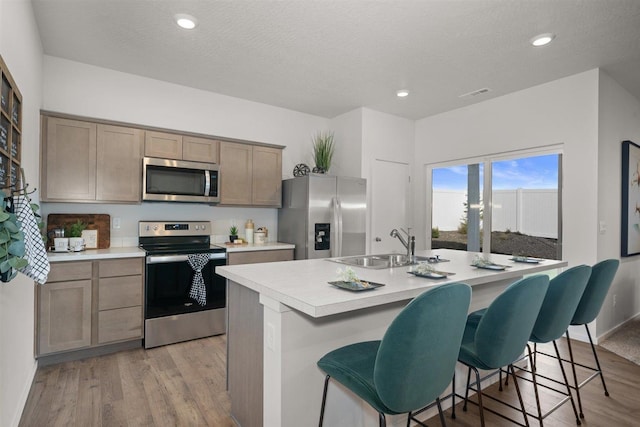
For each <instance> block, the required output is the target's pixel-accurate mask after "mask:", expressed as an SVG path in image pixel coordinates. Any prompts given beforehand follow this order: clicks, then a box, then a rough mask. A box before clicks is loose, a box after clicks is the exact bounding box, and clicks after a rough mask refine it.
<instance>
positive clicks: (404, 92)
mask: <svg viewBox="0 0 640 427" xmlns="http://www.w3.org/2000/svg"><path fill="white" fill-rule="evenodd" d="M396 95H397V96H398V98H404V97H406V96H409V91H408V90H406V89H400V90H399V91H397V92H396Z"/></svg>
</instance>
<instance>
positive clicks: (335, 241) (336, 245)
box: [330, 197, 342, 258]
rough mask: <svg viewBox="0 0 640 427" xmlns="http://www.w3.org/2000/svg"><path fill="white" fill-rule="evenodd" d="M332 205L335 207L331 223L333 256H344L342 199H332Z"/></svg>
mask: <svg viewBox="0 0 640 427" xmlns="http://www.w3.org/2000/svg"><path fill="white" fill-rule="evenodd" d="M331 205H332V207H333V221H332V223H331V229H332V232H331V234H333V236H332V238H331V240H332V244H331V255H330V256H331V257H332V258H335V257H339V256H342V248H341V246H342V233H341V231H342V230H341V228H342V218H341V213H340V200H339V199H338V198H337V197H333V198H332V199H331Z"/></svg>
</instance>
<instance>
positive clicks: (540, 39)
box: [531, 33, 556, 47]
mask: <svg viewBox="0 0 640 427" xmlns="http://www.w3.org/2000/svg"><path fill="white" fill-rule="evenodd" d="M554 38H556V35H555V34H553V33H544V34H540V35H537V36H535V37H534V38H532V39H531V44H532V45H534V46H535V47H540V46H546V45H548V44H549V43H551V41H552V40H553V39H554Z"/></svg>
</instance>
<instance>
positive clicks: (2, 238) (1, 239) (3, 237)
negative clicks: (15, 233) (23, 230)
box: [0, 230, 11, 244]
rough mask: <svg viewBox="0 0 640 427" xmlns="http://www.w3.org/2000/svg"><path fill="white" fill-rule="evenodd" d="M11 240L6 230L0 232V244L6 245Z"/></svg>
mask: <svg viewBox="0 0 640 427" xmlns="http://www.w3.org/2000/svg"><path fill="white" fill-rule="evenodd" d="M9 240H11V235H10V234H9V233H7V232H6V230H0V244H2V243H7V242H8V241H9Z"/></svg>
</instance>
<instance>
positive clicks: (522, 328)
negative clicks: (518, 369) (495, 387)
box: [451, 275, 549, 427]
mask: <svg viewBox="0 0 640 427" xmlns="http://www.w3.org/2000/svg"><path fill="white" fill-rule="evenodd" d="M548 287H549V277H547V276H544V275H535V276H530V277H526V278H524V279H520V280H518V281H517V282H515V283H513V284H511V285H510V286H509V287H507V289H505V290H504V291H503V292H502V293H501V294H500V295H498V297H497V298H496V299H495V300H494V301H493V302H492V303H491V305H489V307H487V308H486V309H483V310H479V311H475V312H473V313H471V314H470V315H469V316H468V318H467V324H466V327H465V330H464V335H463V337H462V345H461V347H460V353H459V355H458V361H459V362H461V363H463V364H464V365H466V366H467V367H468V368H469V370H468V374H467V388H466V391H465V396H464V406H463V410H465V411H466V409H467V402H469V390H470V389H472V387H473V386H474V385H475V386H476V389H472V390H474V391H476V392H477V394H478V406H479V408H480V425H481V426H482V427H484V425H485V423H484V410H485V409H486V410H487V411H489V412H492V413H494V414H496V415H498V416H500V417H503V418H505V419H508V420H510V421H514V420H512V419H510V418H508V417H506V416H505V415H503V414H500V413H498V412H495V411H493V410H491V409H490V408H485V407H484V406H483V403H482V396H483V394H482V386H481V381H482V380H481V379H480V373H479V372H478V369H484V370H499V369H500V368H502V367H504V366H506V367H507V372H511V375H512V376H513V382H514V384H515V388H516V392H517V393H518V401H519V402H520V411H521V412H522V415H523V416H524V422H525V424H524V425H527V426H528V425H529V420H528V417H527V413H526V411H525V408H524V403H523V401H522V395H521V394H520V388H519V387H518V382H517V379H516V375H515V370H514V368H513V362H515V361H517V360H518V359H519V358H520V356H521V355H522V353H523V352H524V350H525V348H526V345H527V341H528V340H529V337H530V336H531V331H532V330H533V326H534V324H535V322H536V319H537V318H538V313H539V312H540V307H541V306H542V301H543V300H544V297H545V295H546V293H547V288H548ZM472 370H473V371H474V372H475V376H476V381H475V383H473V384H470V381H471V371H472ZM453 387H454V389H453V391H452V395H451V399H452V413H451V417H452V418H455V397H456V393H455V377H454V379H453ZM459 397H462V396H459ZM487 397H490V398H491V396H489V395H487Z"/></svg>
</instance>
